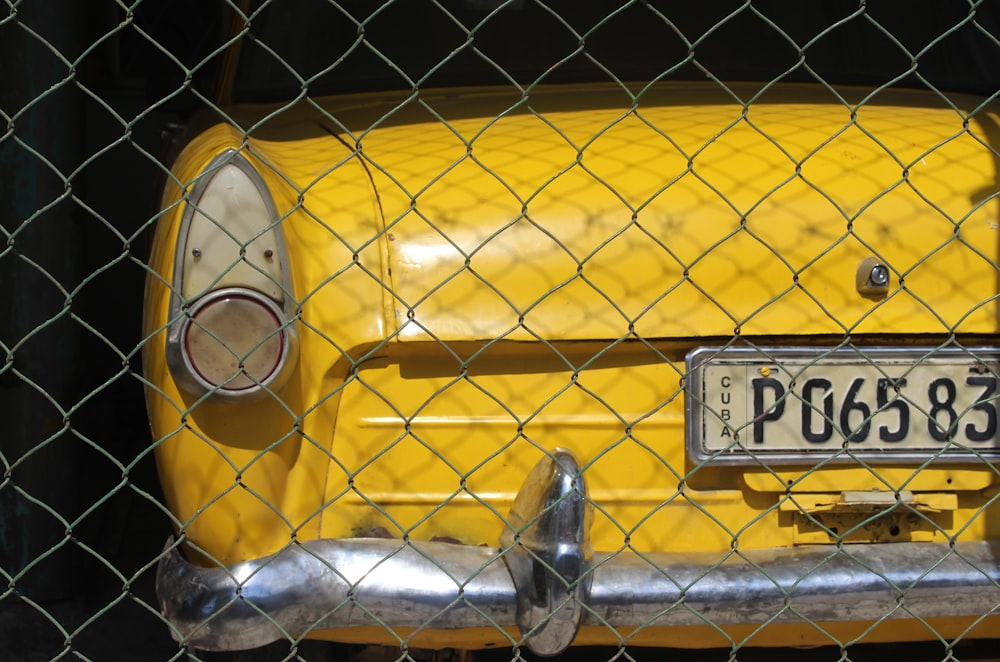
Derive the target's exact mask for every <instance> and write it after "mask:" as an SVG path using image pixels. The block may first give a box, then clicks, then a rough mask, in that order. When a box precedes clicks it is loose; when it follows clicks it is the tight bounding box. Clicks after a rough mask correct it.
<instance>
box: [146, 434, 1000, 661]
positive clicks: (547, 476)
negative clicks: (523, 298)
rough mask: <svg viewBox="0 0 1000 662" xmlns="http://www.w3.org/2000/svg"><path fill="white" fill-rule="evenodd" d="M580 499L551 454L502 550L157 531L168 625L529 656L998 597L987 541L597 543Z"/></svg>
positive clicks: (910, 614)
mask: <svg viewBox="0 0 1000 662" xmlns="http://www.w3.org/2000/svg"><path fill="white" fill-rule="evenodd" d="M590 509H591V507H590V504H589V501H588V499H587V497H586V486H585V485H584V482H583V479H582V477H581V475H580V470H579V463H578V462H577V461H576V459H575V458H574V457H573V456H572V455H571V454H570V453H568V452H567V451H563V450H558V451H556V452H554V453H553V454H552V456H551V457H547V458H546V459H545V460H543V461H542V462H541V463H539V465H538V466H537V467H536V468H535V469H534V470H533V471H532V473H531V475H530V476H529V477H528V479H527V481H526V482H525V484H524V486H523V487H522V489H521V491H520V492H519V494H518V496H517V498H516V499H515V502H514V506H513V507H512V509H511V514H510V518H509V521H510V523H511V525H512V530H510V531H509V532H508V533H506V534H505V535H504V536H502V538H501V540H500V547H499V548H486V547H472V546H464V545H456V544H448V543H435V542H415V541H403V540H383V539H344V540H317V541H310V542H303V543H298V544H293V545H290V546H288V547H287V548H285V549H284V550H282V551H281V552H279V553H277V554H275V555H273V556H270V557H266V558H261V559H255V560H252V561H246V562H243V563H239V564H236V565H234V566H231V567H229V568H221V567H217V568H199V567H196V566H193V565H191V564H189V563H187V562H186V561H184V560H183V559H182V558H181V556H180V554H179V552H178V551H177V546H176V544H174V543H168V551H166V552H165V554H164V557H163V559H162V560H161V562H160V565H159V568H158V571H157V577H156V588H157V594H158V596H159V600H160V604H161V608H162V610H163V614H164V617H165V618H166V619H167V620H168V621H169V622H170V623H171V624H172V625H173V627H174V628H175V632H174V635H175V637H176V638H177V639H178V640H179V641H182V642H184V643H186V644H188V645H190V646H192V647H194V648H199V649H202V650H238V649H245V648H251V647H257V646H262V645H264V644H267V643H270V642H272V641H275V640H277V639H279V638H282V637H286V636H289V635H294V636H299V635H302V634H306V633H308V632H313V631H318V630H330V629H338V628H352V627H359V626H371V625H379V626H384V627H389V628H415V629H421V630H422V629H461V628H473V627H490V626H492V627H516V628H518V629H519V630H520V632H521V633H522V635H523V637H524V642H525V643H526V644H527V645H528V646H529V647H530V648H531V649H532V650H533V651H534V652H535V653H538V654H541V655H554V654H557V653H559V652H561V651H562V650H564V649H565V648H566V647H568V646H569V645H570V644H571V643H572V641H573V639H574V638H575V636H576V634H577V632H578V630H579V628H580V627H581V626H587V625H592V626H599V627H604V628H638V627H649V626H654V627H655V626H678V625H681V626H683V625H706V624H710V623H711V624H716V625H719V626H725V625H734V624H752V625H760V624H762V623H765V622H767V621H771V620H774V621H778V622H789V621H806V620H809V621H815V622H841V621H874V620H878V619H883V618H921V619H926V618H934V617H938V616H969V617H980V616H982V615H983V614H989V613H994V612H996V611H997V610H998V609H1000V566H998V559H1000V544H994V543H990V542H959V543H955V544H947V543H886V544H872V545H849V546H843V547H840V548H838V547H834V546H811V547H800V548H788V549H775V550H765V551H747V552H738V553H737V552H732V553H729V554H721V555H720V554H718V553H698V554H685V553H658V554H639V553H635V552H632V551H621V552H616V553H609V554H596V555H595V554H594V553H593V552H592V550H591V548H590V544H589V542H588V537H587V536H588V532H589V524H590ZM514 531H518V533H517V534H515V533H514ZM678 533H679V534H680V533H681V532H678Z"/></svg>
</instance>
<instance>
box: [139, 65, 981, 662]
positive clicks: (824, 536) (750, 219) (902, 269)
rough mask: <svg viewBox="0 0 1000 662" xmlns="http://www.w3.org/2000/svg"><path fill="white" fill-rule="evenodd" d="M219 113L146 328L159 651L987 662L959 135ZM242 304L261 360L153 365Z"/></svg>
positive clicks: (735, 99) (725, 100) (872, 111)
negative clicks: (753, 649)
mask: <svg viewBox="0 0 1000 662" xmlns="http://www.w3.org/2000/svg"><path fill="white" fill-rule="evenodd" d="M227 113H228V118H229V120H228V121H227V122H223V123H219V124H217V125H215V126H212V127H210V128H209V129H208V130H206V131H205V132H203V133H202V134H200V135H199V136H198V137H196V138H195V139H194V140H193V141H192V142H191V144H190V145H189V146H188V148H187V150H186V152H185V153H184V154H182V156H181V158H180V159H179V160H178V165H177V166H176V167H175V176H176V178H177V181H179V182H181V183H182V184H184V183H194V184H193V186H192V187H189V188H187V189H186V190H187V191H188V192H187V193H185V187H184V186H181V187H177V188H176V189H175V190H173V191H172V192H170V191H168V194H167V197H166V203H165V208H166V209H167V210H168V211H167V212H165V218H166V219H168V222H163V223H161V227H160V230H159V236H158V243H157V246H158V248H157V249H154V256H158V257H154V261H153V264H154V265H158V266H157V267H156V268H157V269H158V273H159V274H160V277H159V278H154V279H151V281H150V286H149V292H148V294H147V330H148V332H149V334H150V335H151V337H153V339H154V340H153V343H151V344H150V345H148V346H147V355H146V356H147V365H148V368H149V369H148V373H147V374H148V376H149V378H150V381H151V383H152V384H153V385H155V387H154V388H151V389H150V391H149V394H150V395H149V400H150V407H151V418H152V421H153V426H154V436H156V437H157V438H159V439H160V440H161V443H160V445H159V447H158V449H157V453H158V456H157V457H158V463H159V466H160V470H161V475H162V476H163V481H164V486H165V491H166V495H167V498H168V501H169V503H170V506H171V510H172V512H173V513H174V516H175V517H176V518H177V522H178V529H179V533H181V537H180V539H179V541H178V542H177V543H174V544H172V548H176V549H172V551H171V552H170V554H169V555H168V557H167V559H166V560H165V562H164V564H163V566H162V567H161V573H160V592H161V598H162V600H163V603H164V609H165V612H166V613H167V615H168V617H169V618H170V619H171V621H172V622H173V623H175V626H176V627H177V630H178V635H179V636H180V637H181V638H184V639H185V640H187V641H189V642H190V643H192V644H193V645H196V646H199V647H204V648H209V649H211V648H239V647H246V646H248V645H258V644H263V643H266V642H267V641H270V640H273V639H275V638H278V637H281V636H288V637H293V638H294V637H299V636H302V635H305V636H315V637H321V638H332V639H336V640H340V641H362V642H367V643H371V642H378V643H390V644H396V645H398V643H399V642H400V641H402V642H404V643H405V644H406V645H408V646H426V647H436V648H441V647H460V648H461V647H471V648H475V647H486V646H497V645H500V646H507V645H515V646H516V645H520V644H522V643H525V644H527V645H528V646H530V647H531V648H532V649H533V650H535V651H536V652H539V653H543V654H553V653H558V652H560V651H562V650H563V649H565V648H566V647H567V646H569V645H570V644H575V645H581V644H611V645H623V644H624V645H631V644H639V645H667V646H687V647H709V646H730V647H731V646H744V645H771V646H776V645H823V644H828V643H839V642H849V641H850V642H853V641H899V640H921V639H936V638H944V639H946V640H952V639H956V638H959V637H995V636H996V633H997V624H996V621H995V617H993V616H991V615H990V614H991V613H992V612H993V610H994V609H995V608H996V606H997V604H1000V586H998V583H997V581H998V578H1000V571H998V567H997V562H996V554H997V551H998V550H997V542H996V541H997V540H998V539H1000V535H998V533H1000V532H998V523H997V521H996V518H997V506H996V495H997V484H998V478H1000V475H998V472H997V470H996V468H995V462H996V458H997V453H998V446H1000V441H998V435H997V409H996V399H997V369H998V365H1000V351H998V344H997V338H998V337H1000V321H998V311H997V304H996V298H997V291H998V276H1000V271H998V266H997V265H998V264H1000V256H998V251H1000V237H998V232H1000V230H998V209H997V193H996V191H997V163H998V152H997V145H1000V132H998V129H997V116H998V109H997V107H996V106H995V104H993V103H992V102H990V101H984V100H983V98H982V97H981V96H976V95H964V94H961V93H948V94H942V93H940V92H938V91H935V90H926V89H924V90H898V89H892V90H889V89H882V88H879V89H878V90H877V93H873V92H872V89H871V88H870V87H851V86H841V85H838V86H836V87H833V86H830V85H823V84H815V83H813V84H798V83H781V84H760V83H754V84H750V83H741V82H733V83H728V84H726V85H720V84H719V82H718V81H716V82H707V83H701V82H676V81H669V80H666V81H662V82H656V83H645V84H632V83H630V84H624V83H621V82H620V81H616V82H605V83H575V82H568V83H565V84H560V85H538V86H533V87H531V88H530V90H528V91H525V90H524V89H520V90H518V89H516V88H515V87H513V86H510V87H498V86H495V85H494V86H485V87H484V86H475V87H468V86H466V87H457V88H456V87H451V88H441V89H435V90H431V89H420V90H419V93H416V94H411V93H409V92H406V91H404V92H402V93H400V92H392V91H386V92H371V93H359V94H353V95H344V96H330V97H323V98H321V99H315V100H314V99H311V98H310V99H306V100H305V101H300V102H298V103H295V104H271V105H261V104H244V105H241V106H236V107H232V108H229V109H227ZM246 127H252V128H250V129H248V128H246ZM232 164H236V165H235V167H236V168H237V170H239V171H240V172H243V173H249V174H247V178H248V179H249V180H251V181H252V182H255V184H254V185H255V186H256V187H257V188H256V190H257V191H258V192H259V193H260V195H261V196H262V200H265V202H264V204H263V206H261V207H260V208H261V209H264V208H266V214H269V215H270V216H266V214H265V216H266V218H265V220H263V221H261V222H260V224H259V227H257V229H256V230H254V229H253V228H252V227H251V228H250V229H247V230H245V231H240V232H237V231H234V230H232V229H228V228H229V226H228V225H227V224H225V223H219V222H218V221H216V222H214V223H208V224H207V225H206V224H204V223H203V224H202V225H205V227H208V231H209V234H211V233H212V232H215V233H216V234H219V233H220V232H221V234H222V235H224V237H223V238H221V239H218V241H220V242H221V243H222V244H227V242H228V244H227V245H228V248H227V249H226V250H227V251H228V252H225V251H224V252H225V255H226V257H225V258H224V259H216V260H215V261H213V262H212V263H211V264H213V265H215V266H214V267H211V268H214V269H216V270H217V273H214V275H213V274H211V273H210V274H209V275H207V276H198V273H199V272H198V267H197V266H196V262H197V265H204V264H205V262H204V260H205V257H206V254H205V253H203V252H202V250H201V246H203V245H206V244H204V240H202V239H199V236H200V235H198V234H197V232H198V231H197V224H198V221H197V219H198V218H199V217H198V216H197V213H198V212H197V211H191V210H198V209H201V208H202V207H204V206H205V204H204V203H202V202H201V200H202V198H203V197H204V196H205V195H207V194H206V193H205V190H208V191H209V192H211V191H212V190H213V188H212V186H213V185H212V184H211V182H213V181H215V182H216V184H221V182H222V180H216V179H214V178H215V176H216V175H215V173H217V172H218V171H220V169H222V168H226V167H228V166H229V165H232ZM227 172H228V171H227ZM234 176H237V177H238V175H234ZM241 181H242V180H241ZM197 182H207V183H205V184H203V185H201V186H202V188H201V189H199V188H198V186H199V185H198V184H197ZM220 190H221V189H220ZM226 190H229V189H226ZM251 197H252V196H251ZM214 214H215V215H213V214H208V215H207V216H208V217H210V218H217V217H218V215H219V214H221V212H215V213H214ZM213 226H214V227H213ZM192 228H194V229H192ZM265 243H266V244H267V245H266V246H265V245H264V244H265ZM195 249H199V251H198V253H197V254H195V252H194V251H195ZM256 249H260V250H256ZM268 250H270V251H272V252H271V256H272V257H271V258H266V257H253V256H255V255H257V253H260V255H262V256H263V255H266V251H268ZM255 251H256V252H255ZM269 259H274V260H277V262H276V263H274V264H277V266H269V265H272V263H270V262H268V261H267V260H269ZM192 274H194V275H192ZM196 277H197V278H200V280H194V279H195V278H196ZM186 283H187V284H186ZM190 283H197V285H191V284H190ZM233 288H235V290H234V289H233ZM244 291H247V292H249V293H250V294H244V293H243V292H244ZM227 297H228V298H227ZM241 297H242V298H241ZM255 297H257V298H255ZM251 299H252V300H253V301H256V302H257V303H251V304H247V305H259V306H260V307H262V308H268V307H269V310H271V317H269V318H268V317H266V316H264V317H263V318H266V319H271V320H273V322H272V323H273V325H274V329H273V330H270V331H264V332H260V334H259V335H260V336H261V337H260V338H252V339H250V340H249V341H242V340H241V341H240V342H243V345H241V347H242V348H241V349H237V350H235V351H232V350H231V351H229V354H230V356H229V357H228V358H232V357H233V356H235V357H236V358H237V359H239V360H238V361H235V362H234V363H232V365H231V366H230V368H228V370H229V371H230V372H232V373H233V374H231V375H230V374H225V375H220V376H219V377H218V378H216V379H215V380H214V381H213V380H212V379H211V378H210V377H211V375H210V374H208V373H210V370H209V369H207V368H203V369H199V368H198V366H199V365H201V364H200V363H199V361H200V360H201V359H199V358H198V356H197V355H196V354H197V352H198V351H200V350H199V349H198V345H197V338H196V337H195V338H194V340H185V339H187V338H190V337H193V336H192V334H194V336H197V333H198V332H199V330H202V331H205V330H207V332H206V333H205V334H203V335H207V336H208V337H209V338H216V339H221V338H222V336H221V334H222V333H223V332H222V331H220V330H218V329H224V328H225V327H221V326H220V327H216V326H213V325H212V323H210V322H209V318H207V317H206V315H207V313H205V312H203V311H205V310H210V309H211V308H210V306H211V304H212V303H213V302H215V301H222V300H225V301H227V302H229V301H231V300H234V301H237V303H239V302H243V301H244V300H251ZM204 302H207V303H204ZM227 305H229V304H228V303H227ZM254 310H256V308H255V309H254ZM186 320H194V321H193V322H188V321H186ZM199 320H200V321H199ZM171 334H174V335H173V336H172V335H171ZM185 334H186V335H185ZM279 338H280V342H278V341H277V340H276V339H279ZM209 344H211V343H209ZM223 344H224V343H223ZM268 348H271V349H268ZM157 351H161V352H162V356H163V357H169V356H171V353H172V352H173V353H174V355H175V358H174V359H173V361H171V360H168V358H164V359H160V358H159V357H158V355H157V354H156V352H157ZM216 351H219V350H218V348H216ZM268 351H270V352H272V353H274V354H275V355H276V356H280V357H284V358H277V359H273V360H272V358H267V360H261V361H258V363H262V364H266V366H269V367H265V368H264V369H262V370H263V372H262V373H260V374H258V373H256V372H253V370H254V368H253V365H256V364H255V363H254V362H253V361H251V360H250V359H251V358H258V359H260V357H262V356H264V353H265V352H268ZM223 354H225V352H223ZM271 356H272V354H267V357H271ZM185 357H187V358H185ZM192 357H193V358H192ZM203 362H204V361H203ZM225 370H226V369H223V372H225ZM185 375H187V376H188V377H190V376H191V375H193V376H194V379H193V380H191V379H189V378H188V377H185ZM241 379H243V380H244V381H240V380H241ZM181 548H183V549H186V553H187V554H188V560H187V561H185V560H182V559H181V558H180V557H179V555H178V550H179V549H181Z"/></svg>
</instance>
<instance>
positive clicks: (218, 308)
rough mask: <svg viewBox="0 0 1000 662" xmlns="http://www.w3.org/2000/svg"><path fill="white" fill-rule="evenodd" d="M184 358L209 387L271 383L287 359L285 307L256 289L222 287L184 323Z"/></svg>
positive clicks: (236, 387) (241, 387)
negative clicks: (242, 289)
mask: <svg viewBox="0 0 1000 662" xmlns="http://www.w3.org/2000/svg"><path fill="white" fill-rule="evenodd" d="M183 334H184V338H183V347H184V354H185V360H186V361H187V362H188V363H189V365H190V367H191V368H192V369H193V371H194V372H195V373H196V374H197V375H198V376H199V377H200V378H201V379H202V380H204V382H205V384H206V386H208V387H212V388H214V387H220V388H222V389H225V390H227V391H241V390H246V389H252V388H255V387H257V386H258V385H261V384H266V383H267V382H268V380H269V379H271V378H272V377H273V376H274V375H276V374H277V373H278V372H279V371H280V368H281V365H282V363H283V360H284V358H285V355H286V352H287V348H288V341H287V337H286V333H285V330H284V329H283V328H282V321H281V312H280V310H278V309H277V307H276V306H275V304H273V303H272V302H271V301H269V300H268V299H267V298H265V297H263V296H261V295H258V294H256V293H254V292H251V291H241V290H223V291H220V292H217V293H215V294H213V295H212V296H210V297H208V298H207V299H203V300H202V301H201V302H199V303H198V304H196V305H195V306H194V307H193V308H192V309H191V312H190V320H189V321H188V323H187V324H186V325H185V329H184V332H183Z"/></svg>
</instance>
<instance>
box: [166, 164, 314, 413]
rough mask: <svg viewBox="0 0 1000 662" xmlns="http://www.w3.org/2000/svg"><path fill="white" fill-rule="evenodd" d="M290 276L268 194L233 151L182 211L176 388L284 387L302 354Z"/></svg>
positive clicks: (240, 396)
mask: <svg viewBox="0 0 1000 662" xmlns="http://www.w3.org/2000/svg"><path fill="white" fill-rule="evenodd" d="M290 283H291V279H290V278H289V274H288V259H287V252H286V249H285V242H284V235H283V232H282V230H281V224H280V219H279V217H278V215H277V212H276V210H275V205H274V202H273V199H272V198H271V195H270V192H269V191H268V189H267V186H266V185H265V183H264V180H263V179H262V178H261V176H260V174H259V173H258V172H257V171H256V169H254V167H253V166H252V165H251V164H250V162H249V161H248V160H247V159H246V158H245V157H244V156H242V155H241V154H240V153H239V152H237V151H236V150H227V151H226V152H224V153H222V154H220V155H219V156H217V157H216V158H215V159H213V160H212V162H211V163H210V164H209V165H208V166H207V167H206V168H205V170H204V171H203V172H202V174H201V175H200V176H199V177H198V179H197V180H195V183H194V185H193V186H192V188H191V191H190V193H189V194H188V195H187V196H186V200H185V208H184V212H183V215H182V217H181V226H180V228H179V232H178V237H177V253H176V258H175V261H174V276H173V296H172V299H171V323H170V326H169V329H168V332H167V363H168V365H169V366H170V369H171V372H172V374H173V375H174V379H175V380H176V381H177V383H178V385H180V386H181V388H183V389H184V390H185V391H187V392H188V393H190V394H192V395H195V396H197V397H207V398H209V399H213V400H221V401H227V402H236V401H245V400H250V399H254V398H257V397H262V396H265V395H266V394H268V393H271V394H274V392H275V391H276V390H277V389H280V388H281V386H282V385H283V384H284V383H285V382H286V381H287V378H288V376H289V373H290V372H291V370H292V367H293V365H294V363H295V361H296V357H297V343H296V339H297V333H296V325H295V324H296V323H295V314H296V304H295V301H294V298H293V296H292V292H291V285H290Z"/></svg>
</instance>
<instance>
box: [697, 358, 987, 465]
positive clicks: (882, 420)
mask: <svg viewBox="0 0 1000 662" xmlns="http://www.w3.org/2000/svg"><path fill="white" fill-rule="evenodd" d="M686 362H687V380H686V384H685V420H686V429H687V435H686V436H687V453H688V457H689V458H690V459H691V460H692V461H694V462H695V463H702V462H710V463H712V464H716V463H721V464H736V465H754V466H761V465H762V464H766V465H772V464H773V465H813V464H816V463H819V462H824V463H825V462H833V463H840V462H856V461H857V460H859V459H860V460H863V461H865V462H869V463H883V464H885V463H893V464H900V465H907V466H910V465H919V464H923V463H926V462H929V461H932V460H933V461H935V462H940V461H947V462H949V463H953V464H970V463H982V462H983V461H993V462H996V461H998V460H1000V426H998V424H997V420H998V418H1000V350H998V349H997V348H982V347H975V348H944V349H942V348H934V347H906V348H901V347H850V348H832V349H831V348H822V347H815V348H799V347H784V346H783V347H698V348H696V349H693V350H691V351H690V352H689V353H688V355H687V360H686ZM851 375H854V376H853V377H852V376H851ZM935 375H937V376H936V377H935ZM723 377H728V379H723ZM929 378H932V379H931V382H930V383H928V382H927V380H928V379H929ZM859 379H860V380H861V383H860V385H859V386H857V388H855V385H856V384H859V382H858V380H859ZM768 380H771V381H768ZM900 380H905V381H903V382H900ZM949 380H950V382H951V386H948V381H949ZM883 381H884V382H885V383H883ZM775 382H777V385H776V384H775ZM968 382H971V383H968ZM897 386H899V390H898V391H897V390H896V387H897ZM932 386H933V388H934V389H935V392H934V393H931V391H930V389H931V388H932ZM782 388H783V389H784V393H781V389H782ZM991 388H992V390H991ZM952 390H954V391H955V395H954V397H952V395H951V394H952ZM852 391H853V395H850V396H849V392H852ZM987 391H990V392H989V393H988V394H987ZM727 392H728V394H729V395H728V399H727V396H725V394H726V393H727ZM769 398H773V400H769ZM932 399H936V400H937V401H938V402H937V405H935V404H934V403H933V402H931V400H932ZM723 400H727V401H726V402H723ZM829 400H832V403H833V404H832V409H831V408H830V405H829V404H828V401H829ZM949 400H950V403H949ZM806 401H808V404H806ZM779 402H784V405H783V406H779V404H778V403H779ZM896 402H900V403H902V404H893V403H896ZM769 405H770V406H769ZM945 405H947V406H945ZM935 406H937V407H938V409H936V410H935V411H936V420H937V421H938V423H937V424H936V425H934V426H933V427H934V429H933V430H932V429H931V424H930V423H929V422H928V414H929V413H930V412H931V408H932V407H935ZM865 407H867V408H868V412H869V414H868V417H867V418H866V417H865ZM949 407H950V408H951V411H952V412H954V414H955V416H956V417H955V418H952V416H951V414H950V413H949V409H948V408H949ZM845 408H847V409H848V410H849V411H848V413H847V417H848V418H846V419H844V418H841V416H842V415H843V411H844V409H845ZM904 408H905V409H908V410H909V413H908V414H907V416H908V418H907V419H906V427H904V425H903V420H904V415H903V413H902V410H903V409H904ZM778 409H782V411H781V412H780V413H778V415H777V416H776V415H775V414H776V413H777V410H778ZM726 410H728V413H726ZM796 410H797V412H796ZM807 410H808V411H807ZM991 412H992V413H991ZM726 416H728V417H729V418H728V419H727V418H725V417H726ZM783 419H784V420H783ZM865 421H867V422H868V424H869V425H868V430H867V432H865V427H864V423H865ZM841 422H844V423H846V425H847V427H846V428H842V427H840V426H839V423H841ZM911 423H912V426H913V427H909V426H911ZM970 426H971V427H970ZM946 427H947V428H950V432H951V434H949V433H948V432H947V431H945V430H944V428H946ZM831 428H832V432H831ZM845 429H846V430H847V433H848V434H853V435H854V436H853V438H852V439H851V441H849V442H848V443H847V444H846V445H845V443H844V438H845V435H844V432H843V431H844V430H845ZM723 430H728V433H729V436H728V438H727V437H726V434H725V432H723ZM863 432H864V433H865V436H864V437H863V438H862V433H863ZM828 433H830V436H828V437H826V439H825V440H824V439H823V437H824V436H826V435H827V434H828ZM873 433H874V434H873ZM901 433H904V434H905V436H904V437H902V438H899V439H896V437H898V436H899V435H900V434H901ZM933 435H937V436H938V437H940V436H942V435H943V436H944V437H945V441H939V440H938V439H936V438H933ZM970 436H971V438H970ZM873 440H874V441H873Z"/></svg>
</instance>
